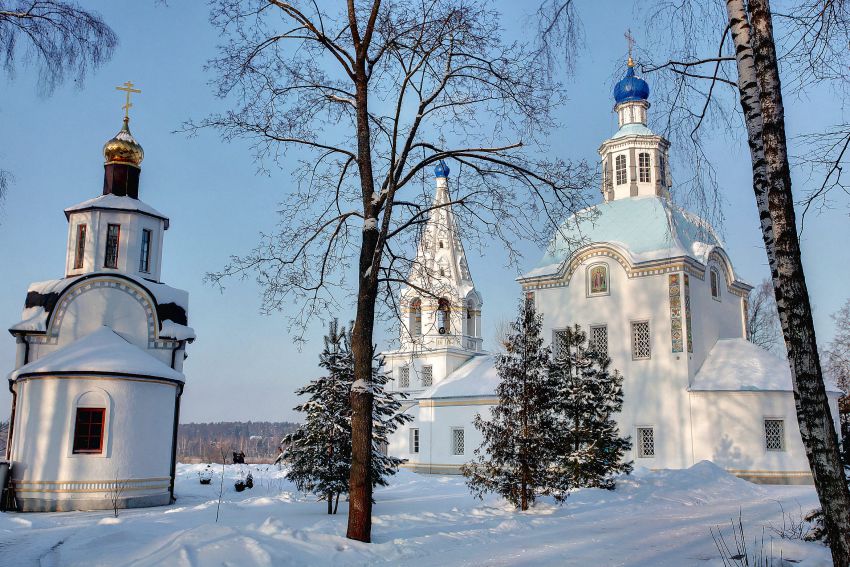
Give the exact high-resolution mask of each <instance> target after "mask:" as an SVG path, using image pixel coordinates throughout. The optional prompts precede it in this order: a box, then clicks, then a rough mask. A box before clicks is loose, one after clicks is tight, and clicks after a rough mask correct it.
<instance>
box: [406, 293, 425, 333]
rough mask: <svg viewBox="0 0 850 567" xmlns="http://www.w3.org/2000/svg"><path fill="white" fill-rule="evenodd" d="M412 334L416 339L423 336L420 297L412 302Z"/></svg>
mask: <svg viewBox="0 0 850 567" xmlns="http://www.w3.org/2000/svg"><path fill="white" fill-rule="evenodd" d="M409 327H410V334H411V336H414V337H420V336H422V300H421V299H419V298H418V297H416V298H414V299H413V301H411V302H410V325H409Z"/></svg>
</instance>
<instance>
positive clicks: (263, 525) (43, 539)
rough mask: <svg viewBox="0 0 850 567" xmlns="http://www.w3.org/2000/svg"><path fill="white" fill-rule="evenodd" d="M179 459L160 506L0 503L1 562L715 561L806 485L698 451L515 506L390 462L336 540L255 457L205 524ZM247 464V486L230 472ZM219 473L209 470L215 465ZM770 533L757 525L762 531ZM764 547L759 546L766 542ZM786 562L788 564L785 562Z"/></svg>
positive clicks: (801, 557)
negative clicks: (359, 533) (681, 465)
mask: <svg viewBox="0 0 850 567" xmlns="http://www.w3.org/2000/svg"><path fill="white" fill-rule="evenodd" d="M203 468H204V465H180V466H179V468H178V482H177V493H178V500H177V503H175V504H174V505H172V506H168V507H161V508H147V509H136V510H123V511H121V512H120V514H119V517H118V518H117V519H115V518H113V517H112V513H111V512H77V513H52V514H15V513H7V514H0V565H15V566H20V567H25V566H29V565H43V566H52V565H57V566H58V565H61V566H75V565H86V566H94V565H109V566H115V565H134V566H141V565H180V566H183V565H186V566H189V565H191V566H200V565H234V566H236V565H239V566H248V565H269V566H272V565H275V566H276V565H311V566H312V565H334V566H337V565H416V566H417V567H424V566H429V565H434V566H436V565H441V566H443V565H470V566H471V565H476V566H477V565H535V566H537V565H557V566H566V565H580V566H583V567H590V566H596V565H599V566H614V565H646V566H653V567H664V566H676V567H682V566H688V565H709V566H711V565H722V562H721V560H720V558H719V556H718V553H717V550H716V548H715V546H714V543H713V541H712V538H711V534H710V533H709V527H711V526H716V525H718V524H719V525H721V527H722V528H723V531H724V533H726V535H727V537H728V538H730V541H731V528H730V527H729V520H730V518H732V517H735V518H737V516H738V512H739V510H740V511H741V512H742V515H743V520H744V527H745V530H748V534H747V535H748V539H750V540H752V538H753V537H755V536H758V537H759V538H760V537H761V535H762V527H763V526H766V525H768V524H769V523H773V524H780V523H781V518H782V514H781V512H780V502H781V503H782V505H783V506H784V508H785V510H786V512H788V511H792V512H794V513H795V514H799V510H800V508H802V510H803V511H804V512H805V511H808V510H809V509H811V508H813V507H814V506H815V505H816V497H815V493H814V490H813V488H811V487H801V486H758V485H754V484H750V483H748V482H746V481H744V480H740V479H738V478H735V477H732V476H730V475H728V474H726V473H725V472H723V471H722V470H720V469H718V468H717V467H715V466H714V465H712V464H710V463H707V462H703V463H699V464H697V465H695V466H694V467H692V468H691V469H688V470H681V471H661V472H649V471H646V470H638V471H636V472H635V473H634V474H632V475H631V476H630V477H626V478H623V479H621V480H620V482H619V484H618V488H617V490H616V491H614V492H608V491H605V490H596V489H584V490H579V491H577V492H575V493H574V494H572V495H570V498H569V499H568V500H567V502H566V504H565V505H563V506H558V505H556V504H554V503H553V502H552V500H550V499H542V500H541V501H539V502H538V503H537V505H536V506H535V507H534V508H533V509H532V510H530V511H528V512H525V513H521V512H517V511H516V510H514V509H513V508H512V507H511V506H510V505H508V504H506V503H505V502H504V501H503V500H501V499H500V498H497V497H490V498H486V499H485V500H484V501H483V502H482V501H479V500H476V499H474V498H472V497H471V496H470V495H469V493H468V491H467V489H466V487H465V485H464V483H463V479H462V478H460V477H452V476H420V475H416V474H414V473H410V472H406V471H402V472H400V473H399V474H398V475H397V476H396V477H394V478H393V480H392V481H391V484H390V486H388V487H386V488H382V489H380V490H378V492H377V494H376V500H377V504H376V505H375V508H374V525H373V529H372V534H373V540H374V542H375V543H373V544H371V545H370V544H361V543H358V542H353V541H350V540H347V539H346V538H345V528H346V513H347V511H348V508H347V505H346V503H345V502H340V505H339V514H338V515H336V516H328V515H326V514H325V511H326V507H325V504H324V503H323V502H316V501H315V498H313V497H311V496H309V495H303V494H300V493H298V492H297V491H296V490H295V489H294V487H293V486H292V485H291V484H290V483H289V482H287V481H286V480H285V479H284V478H283V473H282V472H280V471H278V470H277V469H276V468H275V467H272V466H267V465H242V466H240V465H231V466H228V467H227V471H226V473H225V493H224V498H223V500H222V503H221V510H220V518H219V522H218V523H216V522H215V516H216V504H217V500H218V490H219V480H220V476H219V475H218V474H217V475H216V478H215V479H214V480H213V483H212V484H211V485H201V484H199V482H198V472H199V471H200V470H202V469H203ZM249 469H250V470H251V471H252V473H253V476H254V482H255V486H254V488H253V490H245V491H244V492H242V493H237V492H235V491H234V489H233V481H234V479H236V478H238V477H239V475H240V473H244V472H247V471H248V470H249ZM217 470H218V472H219V473H220V471H221V468H220V466H219V467H218V469H217ZM769 539H770V531H769V530H768V531H767V533H766V535H765V540H766V541H768V540H769ZM768 545H769V544H768ZM772 545H773V551H774V554H775V556H776V557H777V558H778V557H779V550H780V549H781V550H782V555H783V556H784V557H785V558H786V559H792V560H794V561H795V562H794V563H793V564H794V565H806V566H816V565H831V562H830V560H829V552H828V550H827V549H826V548H825V547H823V546H821V545H819V544H816V543H803V542H800V541H789V540H778V539H774V540H773V542H772ZM797 561H799V562H797Z"/></svg>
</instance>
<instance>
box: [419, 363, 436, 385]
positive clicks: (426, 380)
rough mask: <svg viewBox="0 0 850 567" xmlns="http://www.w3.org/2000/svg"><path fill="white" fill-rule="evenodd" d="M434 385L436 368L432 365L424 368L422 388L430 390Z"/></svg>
mask: <svg viewBox="0 0 850 567" xmlns="http://www.w3.org/2000/svg"><path fill="white" fill-rule="evenodd" d="M433 383H434V367H433V366H431V365H428V366H423V367H422V387H423V388H428V387H429V386H431V385H432V384H433Z"/></svg>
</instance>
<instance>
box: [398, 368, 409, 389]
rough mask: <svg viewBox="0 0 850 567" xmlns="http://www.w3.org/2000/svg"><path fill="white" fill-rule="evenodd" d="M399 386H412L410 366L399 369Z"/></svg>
mask: <svg viewBox="0 0 850 567" xmlns="http://www.w3.org/2000/svg"><path fill="white" fill-rule="evenodd" d="M398 387H399V388H410V367H409V366H402V367H401V368H399V369H398Z"/></svg>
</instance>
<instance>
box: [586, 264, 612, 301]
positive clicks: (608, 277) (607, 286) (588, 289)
mask: <svg viewBox="0 0 850 567" xmlns="http://www.w3.org/2000/svg"><path fill="white" fill-rule="evenodd" d="M599 267H602V268H605V291H597V292H593V291H591V282H590V274H591V272H592V271H593V270H594V268H599ZM584 286H585V288H584V289H585V295H586V296H587V297H605V296H607V295H611V267H610V266H609V265H608V262H594V263H593V264H590V265H588V266H587V268H586V269H585V276H584Z"/></svg>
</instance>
